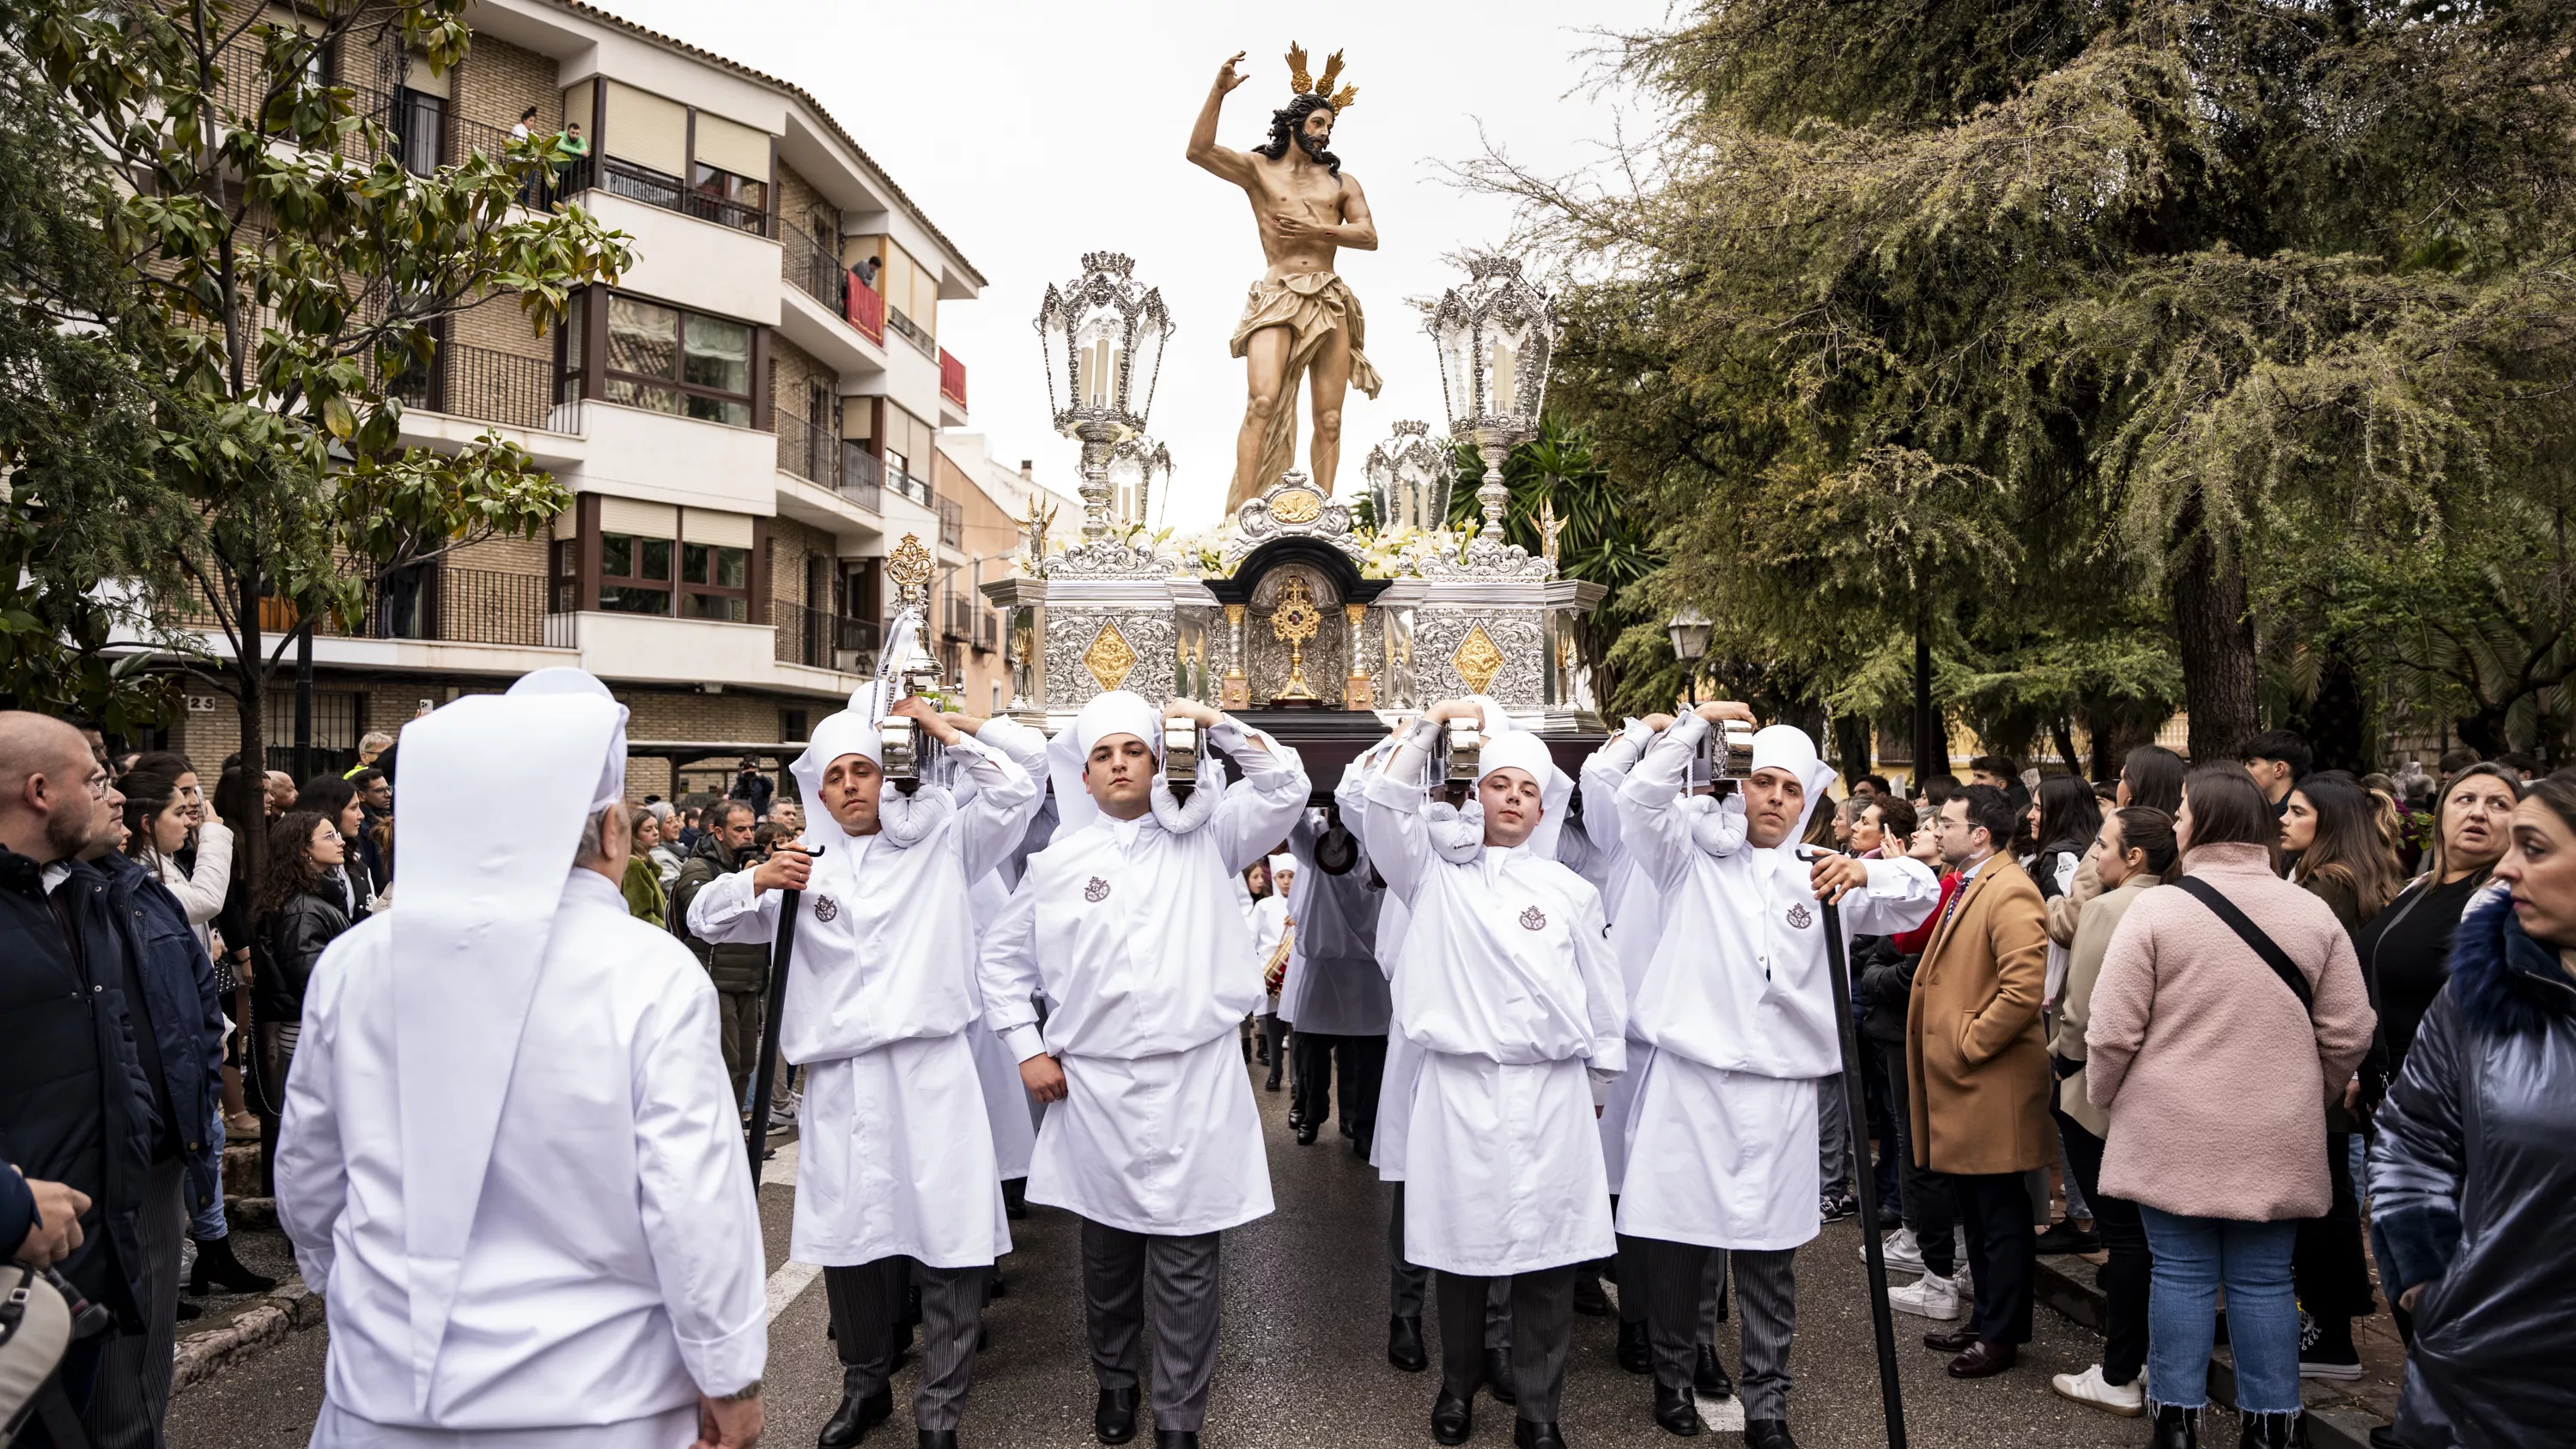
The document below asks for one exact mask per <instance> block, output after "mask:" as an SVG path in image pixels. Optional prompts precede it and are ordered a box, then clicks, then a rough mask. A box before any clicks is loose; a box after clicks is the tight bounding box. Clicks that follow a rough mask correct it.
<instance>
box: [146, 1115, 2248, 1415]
mask: <svg viewBox="0 0 2576 1449" xmlns="http://www.w3.org/2000/svg"><path fill="white" fill-rule="evenodd" d="M1254 1070H1255V1071H1256V1076H1255V1078H1254V1083H1253V1085H1254V1089H1255V1096H1256V1097H1257V1098H1258V1099H1259V1101H1260V1104H1261V1109H1262V1121H1263V1126H1264V1129H1265V1132H1266V1134H1267V1136H1268V1141H1269V1149H1270V1172H1271V1182H1272V1188H1273V1192H1274V1194H1275V1196H1276V1198H1277V1201H1278V1204H1279V1210H1278V1211H1277V1212H1276V1213H1274V1214H1273V1215H1272V1216H1270V1217H1268V1218H1264V1219H1262V1220H1261V1221H1259V1222H1257V1223H1252V1224H1250V1225H1247V1226H1245V1227H1242V1228H1239V1229H1236V1230H1235V1231H1233V1232H1231V1233H1229V1234H1227V1237H1226V1243H1225V1256H1224V1269H1223V1271H1224V1276H1225V1311H1224V1329H1223V1334H1224V1341H1223V1347H1222V1353H1221V1357H1220V1359H1219V1363H1218V1367H1217V1376H1216V1386H1215V1390H1214V1394H1213V1397H1212V1399H1211V1402H1210V1404H1209V1407H1208V1421H1207V1426H1206V1431H1205V1435H1204V1438H1205V1442H1206V1444H1207V1445H1208V1449H1290V1446H1295V1449H1307V1446H1314V1445H1354V1446H1377V1445H1386V1446H1406V1449H1411V1446H1418V1445H1427V1444H1429V1443H1430V1442H1431V1437H1430V1431H1429V1427H1428V1420H1429V1414H1430V1409H1431V1399H1432V1395H1433V1393H1434V1392H1435V1390H1436V1389H1437V1382H1436V1373H1433V1372H1426V1373H1420V1374H1407V1373H1401V1372H1398V1371H1397V1370H1395V1369H1393V1368H1391V1367H1389V1366H1388V1364H1387V1362H1386V1358H1385V1344H1386V1265H1385V1253H1384V1247H1383V1245H1384V1242H1385V1222H1386V1217H1385V1214H1386V1204H1387V1189H1385V1188H1384V1187H1382V1186H1381V1185H1380V1184H1379V1183H1378V1180H1377V1175H1376V1174H1375V1173H1374V1172H1372V1171H1371V1170H1370V1169H1369V1167H1368V1165H1367V1164H1366V1163H1364V1162H1362V1161H1361V1160H1360V1159H1359V1158H1358V1157H1357V1156H1356V1155H1354V1154H1353V1153H1352V1152H1351V1151H1350V1144H1349V1143H1348V1142H1347V1141H1345V1140H1343V1139H1341V1138H1339V1137H1336V1136H1334V1135H1332V1134H1331V1132H1330V1129H1327V1133H1326V1135H1325V1137H1324V1138H1323V1140H1322V1141H1320V1142H1318V1143H1317V1144H1316V1145H1314V1146H1311V1147H1302V1148H1301V1147H1299V1146H1297V1145H1296V1143H1295V1140H1294V1139H1293V1137H1292V1136H1291V1135H1290V1134H1289V1132H1288V1129H1287V1125H1286V1120H1285V1118H1286V1113H1287V1094H1286V1093H1285V1092H1280V1093H1277V1094H1269V1093H1264V1092H1261V1091H1260V1090H1259V1089H1260V1078H1259V1076H1258V1075H1257V1073H1258V1071H1259V1069H1258V1068H1256V1069H1254ZM781 1163H786V1164H789V1165H790V1167H791V1169H792V1163H793V1154H792V1152H788V1151H782V1152H781V1154H780V1156H779V1158H778V1159H777V1160H775V1161H773V1163H772V1164H771V1165H772V1167H773V1169H774V1168H776V1167H778V1166H779V1165H780V1164H781ZM792 1194H793V1189H792V1188H790V1187H788V1186H786V1185H784V1184H781V1183H774V1182H772V1183H765V1184H764V1186H763V1187H762V1189H761V1217H762V1221H763V1224H764V1226H765V1228H766V1230H767V1232H766V1236H767V1239H768V1251H769V1265H768V1266H769V1271H770V1273H771V1275H772V1276H771V1280H770V1281H771V1304H772V1310H773V1312H772V1324H771V1330H770V1340H769V1344H770V1347H769V1367H768V1374H767V1410H768V1433H767V1435H766V1438H765V1442H766V1443H767V1444H769V1445H772V1446H778V1449H788V1446H803V1445H808V1444H811V1443H812V1442H813V1437H814V1433H815V1431H816V1430H817V1429H818V1428H820V1427H821V1425H822V1423H823V1421H824V1419H825V1418H827V1417H828V1416H829V1415H830V1414H831V1412H832V1409H833V1407H834V1405H835V1404H836V1403H837V1402H838V1400H839V1395H840V1373H839V1368H838V1364H837V1362H836V1360H835V1359H834V1358H833V1355H832V1346H831V1344H830V1343H829V1342H828V1341H826V1339H825V1338H824V1323H825V1312H824V1302H823V1292H822V1285H821V1283H820V1281H819V1280H812V1279H811V1275H810V1273H809V1272H808V1271H806V1270H804V1269H802V1268H801V1267H800V1266H798V1265H791V1264H789V1263H787V1261H786V1255H787V1228H788V1218H789V1211H790V1203H791V1201H792ZM1077 1226H1078V1225H1077V1224H1076V1222H1075V1221H1074V1219H1073V1218H1072V1217H1071V1216H1070V1215H1068V1214H1066V1213H1064V1212H1062V1211H1059V1210H1056V1209H1051V1208H1045V1207H1038V1206H1034V1205H1033V1206H1032V1208H1031V1210H1030V1214H1029V1216H1028V1218H1027V1219H1025V1220H1024V1221H1021V1222H1017V1223H1014V1224H1012V1233H1013V1237H1014V1240H1015V1251H1014V1252H1013V1253H1012V1254H1011V1256H1010V1257H1009V1258H1008V1259H1006V1260H1005V1262H1004V1273H1005V1281H1006V1283H1007V1292H1006V1294H1005V1296H1003V1297H1002V1298H1001V1299H1000V1300H998V1301H997V1302H995V1303H994V1304H993V1305H992V1306H991V1308H990V1309H989V1310H988V1312H987V1313H986V1317H985V1321H986V1325H987V1330H988V1333H989V1335H990V1344H989V1347H988V1348H987V1349H986V1351H985V1352H984V1353H983V1354H981V1355H979V1356H978V1358H977V1360H976V1365H975V1382H974V1389H973V1392H972V1395H971V1397H970V1398H969V1400H968V1403H967V1411H966V1421H965V1425H964V1427H963V1430H962V1431H961V1437H962V1438H963V1440H964V1442H965V1443H967V1444H970V1445H972V1444H979V1443H980V1444H995V1445H1012V1446H1020V1449H1078V1446H1083V1445H1089V1444H1092V1443H1093V1442H1094V1440H1093V1438H1092V1435H1091V1405H1092V1396H1093V1393H1094V1386H1093V1383H1092V1380H1091V1372H1090V1366H1089V1360H1088V1357H1087V1355H1086V1352H1085V1349H1084V1346H1083V1337H1082V1309H1081V1300H1080V1298H1079V1296H1078V1295H1077V1292H1076V1286H1077V1274H1078V1272H1079V1254H1078V1241H1077V1232H1076V1230H1077ZM1859 1245H1860V1235H1859V1231H1858V1226H1857V1224H1856V1223H1855V1222H1845V1223H1839V1224H1836V1225H1834V1226H1832V1227H1830V1228H1828V1229H1826V1230H1825V1232H1824V1234H1823V1236H1821V1237H1820V1238H1818V1239H1817V1240H1816V1241H1815V1242H1814V1243H1812V1244H1810V1245H1809V1246H1808V1247H1807V1249H1806V1250H1804V1251H1803V1252H1802V1253H1801V1254H1800V1255H1799V1259H1798V1298H1799V1322H1798V1337H1797V1343H1796V1347H1795V1349H1794V1351H1793V1356H1792V1359H1791V1366H1792V1369H1793V1370H1794V1372H1795V1373H1796V1376H1797V1379H1796V1386H1795V1388H1794V1389H1793V1391H1792V1393H1791V1398H1790V1418H1791V1426H1792V1428H1793V1429H1794V1431H1795V1432H1796V1434H1797V1436H1798V1440H1799V1442H1800V1443H1801V1444H1802V1445H1805V1446H1807V1449H1842V1446H1849V1449H1857V1446H1862V1445H1879V1444H1884V1443H1885V1442H1886V1431H1885V1429H1884V1427H1883V1419H1882V1417H1881V1411H1880V1401H1879V1390H1878V1376H1877V1368H1876V1359H1875V1357H1874V1355H1873V1353H1872V1351H1871V1346H1870V1317H1869V1302H1868V1298H1867V1296H1866V1292H1865V1289H1864V1270H1863V1269H1862V1267H1861V1263H1860V1258H1859V1252H1860V1247H1859ZM782 1270H783V1271H782ZM781 1300H784V1302H783V1303H782V1301H781ZM1732 1326H1733V1325H1732V1324H1730V1325H1727V1327H1728V1328H1729V1329H1731V1328H1732ZM1931 1326H1932V1325H1928V1324H1926V1323H1925V1322H1924V1321H1923V1320H1921V1319H1915V1318H1907V1317H1904V1316H1903V1315H1899V1316H1898V1318H1897V1329H1898V1338H1897V1361H1898V1365H1899V1369H1900V1374H1901V1377H1902V1380H1903V1386H1904V1399H1905V1409H1906V1416H1907V1427H1908V1431H1909V1434H1910V1437H1911V1441H1912V1442H1913V1443H1914V1444H1917V1445H1925V1446H1942V1449H1952V1446H1980V1449H1981V1446H2005V1445H2014V1446H2019V1445H2031V1446H2049V1449H2092V1446H2105V1449H2109V1446H2122V1449H2126V1446H2135V1445H2142V1444H2144V1443H2145V1442H2146V1440H2147V1431H2146V1427H2145V1425H2144V1423H2143V1422H2142V1421H2138V1420H2123V1419H2115V1418H2112V1417H2110V1416H2108V1415H2105V1414H2102V1413H2100V1412H2098V1411H2095V1410H2090V1409H2084V1408H2079V1407H2077V1406H2075V1405H2073V1404H2069V1403H2067V1402H2065V1401H2063V1400H2061V1399H2059V1398H2057V1397H2056V1396H2055V1395H2054V1394H2052V1393H2050V1392H2049V1388H2048V1376H2049V1375H2050V1374H2052V1373H2056V1372H2060V1371H2067V1372H2073V1371H2078V1370H2081V1369H2082V1368H2083V1367H2084V1366H2085V1365H2086V1364H2088V1363H2091V1362H2093V1361H2095V1359H2096V1358H2097V1357H2098V1349H2099V1340H2098V1339H2097V1338H2095V1337H2094V1336H2093V1335H2092V1334H2091V1333H2090V1332H2089V1331H2088V1330H2085V1329H2083V1328H2080V1327H2078V1326H2076V1325H2074V1324H2072V1323H2069V1322H2068V1321H2066V1320H2065V1319H2063V1318H2060V1317H2058V1316H2057V1315H2056V1314H2054V1313H2051V1312H2050V1311H2048V1310H2047V1309H2045V1308H2043V1309H2041V1310H2040V1311H2039V1314H2038V1339H2037V1341H2036V1342H2034V1343H2033V1344H2031V1345H2030V1346H2029V1347H2028V1348H2027V1349H2026V1350H2025V1351H2024V1353H2023V1356H2022V1363H2021V1366H2020V1367H2019V1368H2016V1369H2014V1370H2012V1371H2011V1372H2008V1373H2006V1374H2004V1375H2003V1376H2001V1377H1999V1378H1995V1379H1989V1380H1985V1381H1982V1382H1975V1383H1963V1382H1959V1381H1956V1380H1953V1379H1951V1378H1949V1377H1948V1376H1947V1374H1946V1373H1945V1372H1944V1371H1943V1365H1944V1363H1945V1361H1946V1360H1945V1358H1944V1356H1942V1355H1937V1354H1935V1353H1933V1352H1932V1351H1930V1350H1928V1349H1926V1348H1924V1347H1923V1346H1922V1342H1921V1339H1922V1334H1923V1332H1924V1330H1925V1329H1926V1328H1928V1327H1931ZM1426 1327H1429V1328H1433V1329H1434V1331H1435V1332H1436V1325H1430V1324H1427V1325H1426ZM1614 1328H1615V1325H1614V1323H1613V1321H1612V1320H1611V1319H1607V1318H1584V1317H1578V1318H1577V1319H1576V1320H1575V1341H1574V1352H1573V1358H1572V1362H1571V1364H1570V1365H1569V1367H1568V1369H1567V1373H1566V1384H1565V1394H1564V1400H1563V1404H1562V1408H1561V1413H1562V1423H1563V1427H1564V1430H1565V1435H1566V1439H1567V1442H1568V1444H1569V1445H1571V1446H1576V1449H1581V1446H1597V1445H1638V1446H1646V1445H1659V1444H1665V1443H1669V1442H1671V1436H1669V1435H1667V1434H1665V1433H1664V1432H1663V1431H1662V1430H1660V1429H1658V1428H1657V1427H1656V1426H1655V1423H1654V1421H1653V1419H1652V1418H1651V1417H1650V1412H1649V1411H1650V1407H1651V1403H1650V1391H1649V1388H1648V1381H1647V1380H1646V1379H1644V1378H1642V1377H1636V1376H1632V1375H1630V1374H1627V1373H1625V1372H1622V1371H1621V1370H1620V1368H1619V1366H1618V1365H1617V1363H1616V1362H1614V1360H1613V1357H1612V1347H1613V1336H1614ZM327 1335H328V1329H327V1328H325V1329H315V1330H310V1331H306V1332H302V1333H298V1334H295V1335H293V1336H292V1337H291V1338H289V1339H288V1340H287V1341H286V1342H285V1343H283V1344H281V1345H279V1346H277V1347H275V1348H272V1349H269V1350H268V1351H267V1352H266V1353H265V1354H264V1355H263V1356H261V1357H259V1358H257V1359H254V1360H252V1361H250V1362H248V1363H244V1364H241V1365H238V1366H235V1367H233V1368H231V1369H230V1370H228V1371H227V1372H225V1373H224V1374H223V1375H222V1376H220V1377H219V1378H217V1379H215V1380H214V1381H212V1382H210V1383H207V1384H204V1385H201V1386H199V1387H196V1388H193V1389H190V1390H189V1391H187V1392H186V1393H184V1394H182V1395H180V1396H179V1398H178V1399H177V1400H176V1401H175V1402H174V1403H173V1404H172V1406H171V1411H170V1420H169V1430H170V1433H169V1440H170V1443H171V1444H172V1445H174V1446H176V1449H289V1446H297V1445H302V1444H303V1443H305V1441H306V1438H307V1436H308V1434H309V1432H310V1429H311V1426H312V1423H313V1419H314V1415H315V1413H316V1410H317V1408H318V1406H319V1404H320V1402H321V1396H322V1363H323V1355H324V1351H325V1347H326V1342H327ZM1720 1354H1721V1356H1722V1357H1723V1358H1724V1359H1725V1361H1726V1363H1727V1365H1728V1367H1729V1368H1730V1369H1733V1368H1734V1367H1735V1366H1736V1363H1737V1352H1736V1348H1735V1346H1734V1345H1733V1344H1732V1343H1722V1344H1721V1346H1720ZM1434 1356H1435V1358H1436V1356H1437V1347H1436V1341H1435V1345H1434ZM912 1377H913V1375H912V1373H911V1371H910V1370H909V1369H907V1370H906V1371H905V1372H904V1373H903V1374H901V1375H900V1376H899V1377H898V1379H897V1382H896V1402H897V1405H898V1407H897V1409H896V1412H895V1418H894V1421H893V1422H892V1423H891V1424H889V1425H886V1426H885V1427H884V1428H882V1429H880V1430H878V1431H877V1432H875V1433H873V1434H871V1435H870V1436H869V1438H868V1443H869V1444H870V1445H872V1446H879V1445H889V1446H890V1445H906V1446H908V1445H909V1444H910V1443H911V1442H912V1423H911V1410H910V1399H909V1393H910V1390H911V1384H912ZM1704 1409H1705V1411H1706V1412H1707V1414H1708V1416H1709V1420H1710V1422H1711V1424H1712V1425H1713V1426H1723V1427H1725V1428H1732V1427H1734V1426H1736V1425H1737V1424H1738V1423H1740V1416H1739V1411H1738V1410H1737V1407H1736V1405H1735V1404H1734V1403H1733V1402H1731V1401H1729V1402H1726V1403H1722V1404H1717V1403H1712V1404H1706V1405H1704ZM2213 1417H2215V1418H2217V1419H2220V1420H2224V1419H2225V1417H2226V1416H2225V1415H2224V1414H2218V1415H2214V1416H2213ZM1145 1428H1146V1429H1147V1431H1148V1434H1149V1433H1150V1423H1149V1424H1147V1425H1146V1426H1145ZM2209 1432H2210V1434H2211V1437H2212V1441H2213V1442H2218V1441H2219V1439H2220V1438H2222V1437H2223V1435H2222V1434H2221V1433H2220V1431H2219V1428H2218V1426H2217V1425H2212V1426H2209ZM2228 1432H2232V1428H2231V1429H2230V1430H2228ZM1511 1437H1512V1429H1511V1418H1510V1414H1509V1410H1508V1409H1505V1408H1504V1407H1503V1406H1500V1405H1497V1404H1494V1403H1493V1402H1492V1401H1491V1400H1490V1399H1485V1398H1482V1397H1480V1398H1479V1400H1478V1402H1477V1416H1476V1432H1475V1438H1474V1439H1473V1441H1471V1442H1473V1443H1476V1444H1480V1445H1508V1444H1509V1443H1511ZM1140 1440H1141V1442H1143V1443H1147V1444H1150V1443H1151V1442H1152V1440H1151V1438H1150V1437H1147V1436H1146V1435H1140ZM1700 1442H1702V1443H1706V1444H1710V1445H1712V1446H1716V1449H1725V1446H1730V1445H1736V1444H1740V1443H1742V1442H1743V1441H1742V1439H1741V1437H1740V1436H1739V1435H1737V1434H1735V1433H1731V1432H1719V1433H1716V1434H1713V1435H1710V1436H1705V1437H1703V1438H1702V1439H1701V1441H1700Z"/></svg>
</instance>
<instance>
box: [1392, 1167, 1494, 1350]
mask: <svg viewBox="0 0 2576 1449" xmlns="http://www.w3.org/2000/svg"><path fill="white" fill-rule="evenodd" d="M1387 1185H1388V1186H1389V1187H1392V1188H1394V1189H1395V1202H1394V1205H1393V1206H1392V1207H1390V1208H1388V1209H1387V1213H1386V1296H1387V1311H1388V1313H1389V1314H1390V1315H1392V1316H1393V1317H1396V1318H1420V1317H1421V1316H1422V1301H1423V1297H1424V1295H1425V1294H1427V1293H1428V1292H1430V1289H1431V1270H1430V1269H1428V1268H1422V1267H1417V1266H1415V1265H1414V1264H1413V1263H1412V1262H1411V1261H1410V1260H1408V1259H1407V1258H1406V1257H1405V1256H1404V1184H1403V1183H1401V1182H1394V1183H1389V1184H1387ZM1485 1347H1487V1348H1498V1349H1501V1350H1502V1351H1503V1352H1505V1353H1510V1352H1511V1351H1512V1280H1511V1279H1510V1278H1508V1277H1503V1278H1496V1279H1494V1280H1493V1288H1492V1290H1491V1291H1490V1292H1488V1293H1487V1294H1486V1295H1485Z"/></svg>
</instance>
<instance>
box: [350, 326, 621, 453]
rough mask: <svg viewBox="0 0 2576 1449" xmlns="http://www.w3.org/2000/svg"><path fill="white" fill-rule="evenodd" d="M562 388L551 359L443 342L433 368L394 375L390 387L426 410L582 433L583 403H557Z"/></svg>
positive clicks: (407, 404) (431, 364) (395, 394)
mask: <svg viewBox="0 0 2576 1449" xmlns="http://www.w3.org/2000/svg"><path fill="white" fill-rule="evenodd" d="M559 387H560V384H559V382H558V379H557V376H556V369H555V362H554V359H553V358H551V357H530V356H527V355H525V354H523V353H517V352H500V351H496V350H494V349H492V348H489V347H475V346H471V345H469V344H466V343H461V342H449V343H442V344H441V345H440V346H439V348H438V350H437V352H436V353H435V354H434V355H433V356H432V357H431V359H430V361H429V364H428V365H427V366H425V367H415V368H412V369H409V370H407V371H405V372H402V373H399V374H396V375H395V376H394V377H392V378H390V379H388V380H387V381H386V384H385V391H386V392H387V393H388V394H390V395H391V396H393V397H394V398H396V399H398V400H399V401H401V403H402V405H403V406H405V407H407V408H417V409H419V410H421V411H423V412H433V413H447V414H449V415H451V416H454V417H460V418H472V419H473V420H475V421H476V422H483V423H499V424H501V425H502V426H504V427H512V428H530V429H535V430H539V431H544V432H556V433H574V432H579V431H580V429H581V421H580V413H579V411H578V410H577V408H578V405H577V404H570V403H562V402H558V401H556V393H557V391H558V389H559Z"/></svg>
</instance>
